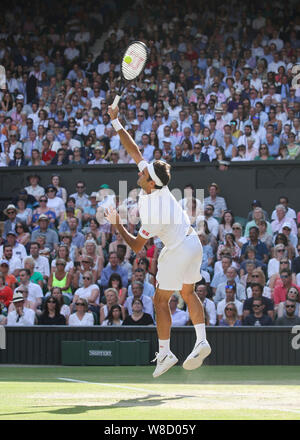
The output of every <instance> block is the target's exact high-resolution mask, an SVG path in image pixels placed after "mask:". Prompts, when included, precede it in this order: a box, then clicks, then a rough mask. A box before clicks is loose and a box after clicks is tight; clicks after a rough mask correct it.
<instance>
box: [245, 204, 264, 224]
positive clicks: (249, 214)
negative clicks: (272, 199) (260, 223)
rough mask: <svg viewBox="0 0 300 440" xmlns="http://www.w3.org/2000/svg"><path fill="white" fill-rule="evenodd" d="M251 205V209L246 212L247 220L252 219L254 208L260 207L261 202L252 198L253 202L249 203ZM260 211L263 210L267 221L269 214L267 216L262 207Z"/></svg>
mask: <svg viewBox="0 0 300 440" xmlns="http://www.w3.org/2000/svg"><path fill="white" fill-rule="evenodd" d="M251 207H252V210H251V211H250V212H249V213H248V218H247V220H248V222H250V221H251V220H253V213H254V210H255V208H257V207H259V208H262V206H261V202H260V201H259V200H253V202H252V203H251ZM262 212H263V215H264V218H265V220H266V221H268V220H269V216H268V213H267V211H266V210H264V209H263V210H262Z"/></svg>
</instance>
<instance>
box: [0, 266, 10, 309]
mask: <svg viewBox="0 0 300 440" xmlns="http://www.w3.org/2000/svg"><path fill="white" fill-rule="evenodd" d="M12 299H13V291H12V289H11V288H10V287H8V286H6V285H5V277H4V275H2V274H0V304H4V305H5V307H8V306H9V304H10V303H11V301H12Z"/></svg>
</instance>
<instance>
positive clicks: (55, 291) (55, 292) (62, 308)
mask: <svg viewBox="0 0 300 440" xmlns="http://www.w3.org/2000/svg"><path fill="white" fill-rule="evenodd" d="M50 295H51V296H52V297H54V298H56V299H57V301H58V304H59V312H60V314H61V315H63V316H64V317H65V318H66V324H68V322H69V316H70V313H71V311H70V307H69V306H68V304H69V301H70V300H69V298H68V297H64V296H63V293H62V290H61V288H60V287H52V289H51V292H50ZM46 296H47V295H46ZM65 301H66V302H67V304H65Z"/></svg>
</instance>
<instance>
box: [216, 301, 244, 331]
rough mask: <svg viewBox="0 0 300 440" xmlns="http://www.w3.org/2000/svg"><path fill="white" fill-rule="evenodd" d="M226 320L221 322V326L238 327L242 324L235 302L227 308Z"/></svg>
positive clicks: (229, 303) (228, 304)
mask: <svg viewBox="0 0 300 440" xmlns="http://www.w3.org/2000/svg"><path fill="white" fill-rule="evenodd" d="M224 310H225V318H222V319H221V320H220V322H219V326H221V327H222V326H223V327H224V326H226V327H238V326H240V325H242V322H241V321H240V320H239V319H238V312H237V308H236V305H235V303H234V302H228V303H227V304H226V306H225V309H224Z"/></svg>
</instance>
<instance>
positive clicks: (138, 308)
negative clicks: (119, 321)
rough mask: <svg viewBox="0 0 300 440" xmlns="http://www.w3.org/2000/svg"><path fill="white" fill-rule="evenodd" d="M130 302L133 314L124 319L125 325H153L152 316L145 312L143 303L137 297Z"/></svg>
mask: <svg viewBox="0 0 300 440" xmlns="http://www.w3.org/2000/svg"><path fill="white" fill-rule="evenodd" d="M130 300H131V301H132V302H131V307H130V309H131V310H132V312H131V313H130V314H129V316H127V317H126V318H125V319H124V321H123V325H153V324H154V322H153V319H152V316H151V315H150V314H149V313H145V312H144V311H143V307H144V305H143V301H142V300H141V299H139V298H135V297H134V298H133V299H131V298H130ZM127 301H128V300H127Z"/></svg>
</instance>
